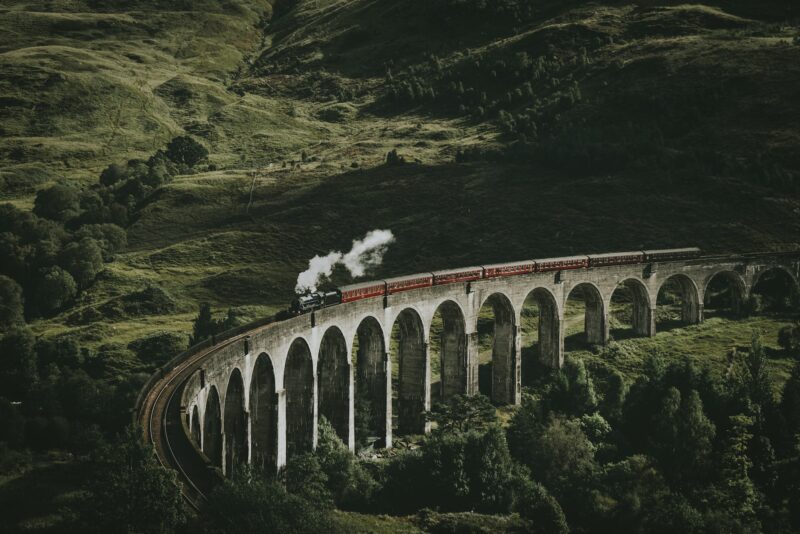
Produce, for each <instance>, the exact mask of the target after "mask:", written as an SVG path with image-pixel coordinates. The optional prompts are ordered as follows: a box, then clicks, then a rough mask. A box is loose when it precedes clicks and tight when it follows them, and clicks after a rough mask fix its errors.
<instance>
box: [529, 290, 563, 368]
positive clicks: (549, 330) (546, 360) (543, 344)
mask: <svg viewBox="0 0 800 534" xmlns="http://www.w3.org/2000/svg"><path fill="white" fill-rule="evenodd" d="M530 301H533V302H535V303H536V306H537V308H538V309H539V321H538V327H537V334H538V349H539V350H538V352H539V354H538V359H539V362H540V363H542V364H543V365H545V366H547V367H551V368H556V369H557V368H560V367H561V364H562V363H563V360H564V336H563V335H562V334H561V332H562V321H561V319H562V317H563V312H562V311H561V309H560V308H559V305H558V299H556V296H555V295H554V294H553V293H552V292H551V291H550V290H549V289H547V288H544V287H536V288H533V289H532V290H530V291H529V292H528V294H527V295H526V296H525V300H524V301H523V304H522V307H523V309H524V308H525V306H526V304H525V303H527V302H530ZM522 374H523V375H524V374H525V373H524V370H523V373H522Z"/></svg>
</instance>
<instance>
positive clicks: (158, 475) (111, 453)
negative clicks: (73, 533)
mask: <svg viewBox="0 0 800 534" xmlns="http://www.w3.org/2000/svg"><path fill="white" fill-rule="evenodd" d="M91 468H92V476H88V477H86V481H87V486H86V489H87V490H88V492H89V493H90V496H89V497H87V498H86V501H85V503H84V506H85V511H84V513H83V514H82V516H81V522H82V523H83V525H81V526H82V529H83V531H84V532H111V531H114V532H127V533H131V534H133V533H137V534H139V533H142V534H143V533H169V532H174V530H175V528H176V527H177V526H178V525H180V524H181V523H183V521H184V520H185V517H184V513H183V502H182V499H181V494H180V489H179V485H178V481H177V478H176V474H175V471H172V470H170V469H167V468H165V467H162V466H161V464H160V463H159V462H158V460H157V459H156V456H155V452H154V450H153V447H152V445H150V444H149V443H145V442H144V441H143V440H142V438H141V432H140V431H139V430H138V429H137V428H136V427H134V426H129V427H128V428H127V429H126V430H125V432H124V433H123V434H122V435H121V436H120V437H119V439H118V440H117V442H116V443H114V444H112V445H110V446H106V447H104V448H102V449H101V450H100V451H98V452H97V453H96V454H95V455H94V458H93V460H92V463H91Z"/></svg>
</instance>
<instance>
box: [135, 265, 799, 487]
mask: <svg viewBox="0 0 800 534" xmlns="http://www.w3.org/2000/svg"><path fill="white" fill-rule="evenodd" d="M773 270H780V271H783V272H784V273H786V274H788V275H789V277H790V278H791V281H792V283H793V284H794V286H795V288H796V289H797V287H798V280H800V254H761V255H745V256H715V257H701V258H698V259H693V260H683V261H669V262H664V263H646V264H635V265H622V266H609V267H594V268H589V269H579V270H571V271H559V272H555V273H554V272H548V273H532V274H526V275H519V276H509V277H505V278H493V279H483V280H478V281H473V282H469V283H456V284H448V285H440V286H433V287H426V288H422V289H416V290H412V291H407V292H403V293H397V294H392V295H389V296H386V297H378V298H371V299H364V300H359V301H356V302H351V303H345V304H339V305H336V306H332V307H329V308H323V309H320V310H317V311H314V312H311V313H308V314H305V315H300V316H297V317H293V318H291V319H287V320H285V321H281V322H277V323H272V324H268V325H266V326H262V327H259V328H255V329H253V330H251V331H248V332H244V333H241V334H239V335H237V336H235V337H233V338H230V339H228V340H225V341H221V342H219V343H217V345H214V346H209V347H207V348H206V349H205V350H204V352H203V353H202V355H201V356H196V357H194V358H193V359H191V360H190V359H186V361H185V362H184V363H182V364H180V365H175V366H174V367H173V368H172V369H169V370H167V369H165V373H167V374H166V375H164V378H162V379H160V382H162V383H167V382H168V381H169V383H170V384H173V385H174V387H175V388H176V391H175V392H173V393H172V395H171V398H172V397H174V398H175V399H176V402H179V412H178V408H177V407H176V408H175V411H176V413H179V414H180V420H181V421H180V423H177V422H176V424H179V425H180V426H181V427H182V431H183V432H184V434H185V436H184V437H187V436H188V439H189V440H190V441H191V443H192V447H193V449H194V453H196V456H199V457H200V458H201V459H202V460H203V461H204V462H206V463H207V464H210V465H211V466H216V467H218V468H219V469H220V470H221V472H222V473H224V474H226V475H229V474H230V473H232V472H233V471H235V469H236V466H239V465H244V464H252V465H254V466H257V467H258V468H263V469H265V470H267V471H275V470H276V469H278V468H279V467H280V466H282V465H284V464H285V463H286V461H287V457H289V456H290V455H292V454H294V453H296V452H302V451H307V450H311V449H312V448H313V447H314V446H315V443H316V440H317V423H318V421H319V418H320V417H321V416H325V417H326V418H327V419H328V420H329V421H330V422H331V424H332V426H333V428H334V429H335V430H336V432H337V433H338V434H339V436H340V437H341V438H342V439H343V441H344V442H345V443H347V444H348V445H349V446H350V448H351V449H353V448H354V446H355V428H356V421H355V417H356V410H355V409H354V406H355V404H356V402H357V399H358V398H364V399H367V400H368V401H369V403H368V404H369V406H370V407H371V409H370V410H369V411H368V412H367V413H368V415H366V416H365V417H368V418H369V419H370V421H368V426H369V427H370V428H371V429H373V431H374V433H375V434H376V436H377V439H378V441H377V444H378V445H379V446H384V447H391V446H392V441H393V438H394V437H395V436H397V435H400V434H419V433H423V432H425V431H426V430H427V428H426V419H425V412H426V411H428V410H429V409H430V408H431V403H432V402H436V401H437V400H444V399H447V398H448V397H450V396H452V395H455V394H462V393H464V394H474V393H477V392H478V367H479V359H478V333H477V331H478V326H477V325H478V316H479V313H480V312H481V309H482V308H484V306H490V307H491V309H492V312H493V313H492V314H491V315H492V316H493V320H494V337H493V340H494V341H493V346H492V366H491V368H492V379H491V398H492V400H493V401H494V402H495V403H498V404H517V403H519V402H520V397H521V389H522V384H521V360H522V358H521V348H522V343H521V333H520V324H521V318H522V310H523V306H524V305H525V306H528V305H531V304H535V305H536V306H537V308H538V317H539V321H538V324H539V326H538V357H539V358H540V361H541V362H542V363H544V364H546V365H548V366H550V367H560V366H561V365H562V363H563V359H564V332H565V320H564V317H565V308H566V303H567V299H568V298H569V297H570V295H576V294H580V295H581V298H582V299H583V301H584V303H585V321H584V327H585V328H584V329H585V333H586V338H587V341H588V342H589V343H590V344H596V345H604V344H606V343H607V342H608V340H609V313H610V307H611V299H612V295H614V293H615V291H617V290H618V289H619V288H621V287H626V288H628V289H629V290H630V291H629V292H628V293H627V294H628V295H630V296H631V298H632V311H633V314H632V328H633V331H634V332H635V334H636V335H639V336H654V335H655V333H656V311H657V297H658V295H659V290H660V289H662V287H663V286H664V284H665V283H667V282H668V281H672V283H671V284H670V286H671V287H673V288H677V291H678V293H679V294H680V297H681V319H682V322H683V323H685V324H693V323H699V322H701V321H703V317H704V304H703V303H704V302H705V301H706V292H707V291H708V288H709V284H710V283H711V281H712V280H713V279H717V278H722V279H723V280H725V281H726V282H727V284H728V285H729V287H730V295H731V296H732V298H731V302H730V307H731V308H732V309H733V311H737V310H738V309H739V308H740V307H741V306H742V305H743V303H744V302H746V300H747V299H748V298H749V296H750V295H751V293H752V291H753V288H754V287H755V285H756V284H757V283H758V280H759V278H760V277H761V276H762V275H763V274H764V273H766V272H768V271H773ZM437 313H438V315H439V316H440V317H441V329H439V328H438V323H437V328H436V329H435V332H434V333H432V324H434V316H435V315H437ZM393 332H394V334H393ZM434 335H435V337H436V338H437V339H436V342H435V343H434V345H435V346H436V347H438V351H437V352H438V356H439V357H438V358H436V359H435V360H436V361H437V362H440V368H439V372H438V375H439V377H440V379H439V381H438V382H437V383H436V384H435V385H436V387H435V389H434V387H433V385H432V382H433V381H432V371H433V369H432V363H431V361H432V357H431V355H432V352H433V350H432V347H431V345H432V343H431V341H432V336H434ZM178 371H180V373H181V377H182V378H181V379H180V380H178V379H177V378H176V377H177V376H178V375H177V374H176V373H177V372H178ZM170 373H172V374H173V375H175V376H173V377H172V378H169V377H170ZM151 382H152V381H151ZM150 387H151V389H150V391H155V385H154V384H152V383H151V384H150ZM165 387H166V386H165ZM159 403H161V404H159ZM166 405H167V403H166V401H162V400H161V399H160V398H159V399H154V400H152V402H150V401H148V400H145V402H144V405H143V406H140V408H139V412H140V417H141V420H142V421H143V422H146V423H148V424H149V425H150V428H151V430H150V431H149V432H148V431H147V430H146V433H149V434H150V437H151V439H153V440H154V441H155V440H156V438H157V436H156V434H159V435H161V434H164V435H166V434H167V432H159V430H158V428H155V427H154V423H153V420H148V417H153V416H154V414H156V413H157V411H158V410H159V409H162V407H163V409H164V410H165V411H166ZM148 411H149V415H148V413H147V412H148ZM164 428H168V427H164ZM161 437H162V438H163V436H161ZM157 449H158V450H159V451H160V452H159V453H160V454H162V452H161V448H160V447H157ZM163 454H165V453H163ZM169 461H170V462H172V463H174V459H173V460H169ZM184 474H186V473H184ZM187 476H188V475H187Z"/></svg>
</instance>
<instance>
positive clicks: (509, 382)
mask: <svg viewBox="0 0 800 534" xmlns="http://www.w3.org/2000/svg"><path fill="white" fill-rule="evenodd" d="M478 339H479V359H478V361H479V368H478V391H480V393H481V394H483V395H486V396H488V397H489V398H490V399H492V402H494V403H495V404H513V403H514V402H515V401H516V397H517V394H516V392H517V389H518V383H519V371H520V365H519V362H518V361H517V350H516V348H517V324H516V317H515V314H514V307H513V305H512V304H511V301H509V300H508V298H507V297H506V296H505V295H502V294H500V293H494V294H492V295H490V296H489V298H487V299H486V301H485V302H484V303H483V306H482V307H481V309H480V312H479V314H478Z"/></svg>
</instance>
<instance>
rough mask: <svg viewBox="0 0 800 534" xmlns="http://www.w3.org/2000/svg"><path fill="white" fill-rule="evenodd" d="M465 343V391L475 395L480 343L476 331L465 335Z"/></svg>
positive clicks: (477, 390)
mask: <svg viewBox="0 0 800 534" xmlns="http://www.w3.org/2000/svg"><path fill="white" fill-rule="evenodd" d="M465 337H466V343H467V350H466V352H467V359H466V362H465V363H466V367H467V372H466V380H467V383H466V392H467V395H477V394H478V392H479V389H478V368H479V366H480V353H479V350H478V349H479V348H480V343H479V340H478V333H477V332H471V333H469V334H466V335H465Z"/></svg>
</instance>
